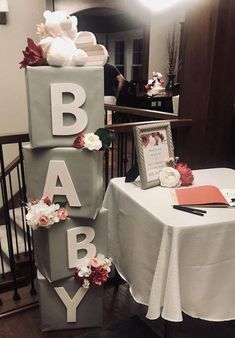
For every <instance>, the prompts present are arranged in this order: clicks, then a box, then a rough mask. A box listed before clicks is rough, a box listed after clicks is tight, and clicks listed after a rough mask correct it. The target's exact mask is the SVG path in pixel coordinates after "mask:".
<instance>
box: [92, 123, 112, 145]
mask: <svg viewBox="0 0 235 338" xmlns="http://www.w3.org/2000/svg"><path fill="white" fill-rule="evenodd" d="M95 135H97V136H99V138H100V140H101V142H102V148H101V149H100V150H106V149H108V148H109V146H110V144H111V142H112V139H113V135H114V131H113V130H111V129H106V128H99V129H97V130H96V132H95Z"/></svg>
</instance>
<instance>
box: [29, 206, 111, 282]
mask: <svg viewBox="0 0 235 338" xmlns="http://www.w3.org/2000/svg"><path fill="white" fill-rule="evenodd" d="M107 218H108V211H107V209H104V208H102V209H101V211H100V213H99V214H98V216H97V218H96V220H89V219H78V218H77V219H71V218H68V219H67V220H65V221H61V222H59V223H55V224H53V225H52V226H51V228H50V229H46V228H38V229H36V230H34V231H33V238H34V250H35V262H36V265H37V267H38V269H39V270H40V272H41V273H42V274H43V275H44V276H45V277H46V278H47V279H48V281H49V282H54V281H56V280H59V279H62V278H67V277H70V276H73V275H74V272H75V268H73V269H69V262H68V244H67V230H69V229H73V228H77V227H79V226H80V227H82V226H85V227H86V226H90V227H92V228H93V229H94V230H95V237H94V239H93V241H92V242H91V243H93V244H94V245H95V247H96V251H97V252H96V254H98V253H101V254H103V255H105V256H107V237H108V230H107V227H108V225H107V224H108V223H107ZM80 237H81V238H80ZM83 237H84V235H81V236H78V239H77V242H80V241H82V240H83V239H84V238H83ZM75 254H76V255H77V257H78V259H79V258H83V257H84V256H85V255H86V250H78V251H77V250H76V252H75Z"/></svg>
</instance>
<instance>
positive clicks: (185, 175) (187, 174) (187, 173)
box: [175, 163, 194, 185]
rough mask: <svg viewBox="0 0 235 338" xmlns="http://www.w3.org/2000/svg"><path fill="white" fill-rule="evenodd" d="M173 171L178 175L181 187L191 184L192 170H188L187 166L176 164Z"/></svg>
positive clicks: (192, 178)
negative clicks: (176, 171)
mask: <svg viewBox="0 0 235 338" xmlns="http://www.w3.org/2000/svg"><path fill="white" fill-rule="evenodd" d="M175 169H176V170H178V172H179V173H180V179H181V182H182V185H191V184H192V183H193V180H194V176H193V173H192V170H191V169H190V168H188V166H187V164H185V163H178V164H176V166H175Z"/></svg>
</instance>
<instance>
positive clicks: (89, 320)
mask: <svg viewBox="0 0 235 338" xmlns="http://www.w3.org/2000/svg"><path fill="white" fill-rule="evenodd" d="M59 259H60V258H59V257H58V260H59ZM37 281H38V289H39V293H40V314H41V330H42V331H44V332H45V331H51V330H63V329H64V330H65V329H78V328H89V327H100V326H102V324H103V298H102V296H103V287H102V286H91V287H90V288H89V289H84V288H83V287H81V285H80V284H79V282H78V281H77V280H76V279H75V278H74V277H70V278H67V279H63V280H60V281H58V282H54V283H49V282H48V281H47V280H46V278H45V277H43V275H42V274H41V273H40V272H39V271H38V279H37Z"/></svg>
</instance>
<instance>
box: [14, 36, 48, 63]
mask: <svg viewBox="0 0 235 338" xmlns="http://www.w3.org/2000/svg"><path fill="white" fill-rule="evenodd" d="M27 43H28V46H27V47H26V49H25V51H22V52H23V54H24V59H23V60H22V61H21V62H20V68H26V67H27V66H41V65H43V64H45V58H44V55H43V50H42V47H41V46H38V45H36V44H35V42H34V41H33V40H32V39H30V38H28V39H27Z"/></svg>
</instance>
